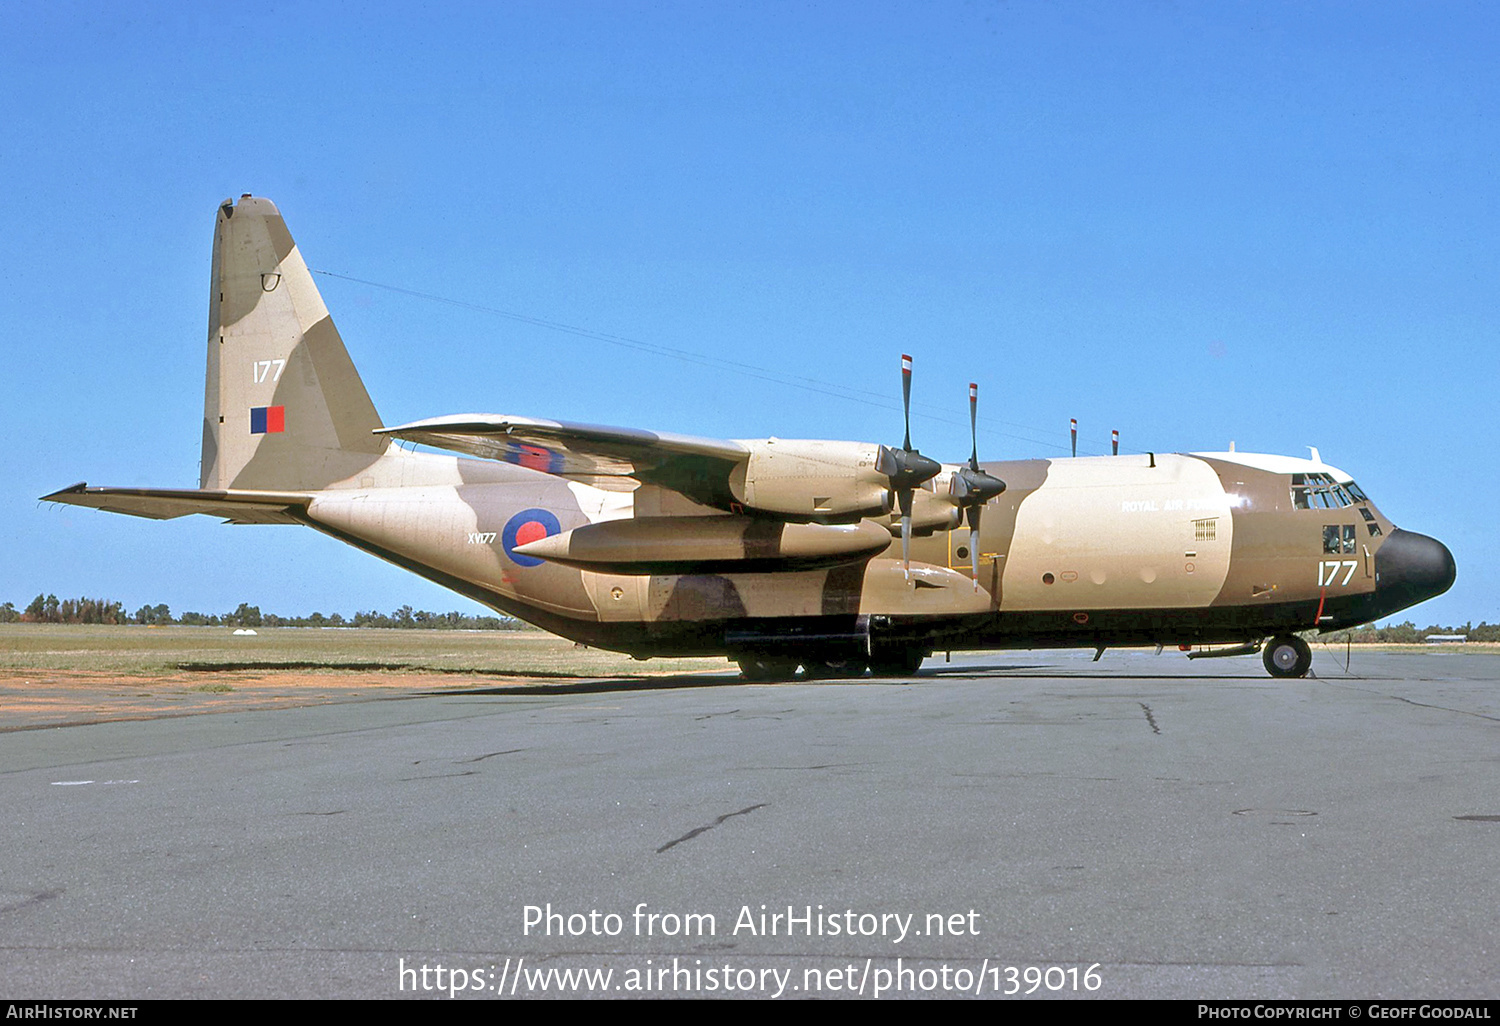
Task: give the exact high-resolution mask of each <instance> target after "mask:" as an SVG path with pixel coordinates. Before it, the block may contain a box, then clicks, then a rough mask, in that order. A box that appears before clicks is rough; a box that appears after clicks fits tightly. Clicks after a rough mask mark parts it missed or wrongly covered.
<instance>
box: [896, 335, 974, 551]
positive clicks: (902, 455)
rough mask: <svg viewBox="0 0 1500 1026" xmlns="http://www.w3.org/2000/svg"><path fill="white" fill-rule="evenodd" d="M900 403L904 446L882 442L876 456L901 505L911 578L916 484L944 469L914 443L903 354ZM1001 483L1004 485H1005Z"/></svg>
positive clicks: (903, 545) (908, 369) (907, 361)
mask: <svg viewBox="0 0 1500 1026" xmlns="http://www.w3.org/2000/svg"><path fill="white" fill-rule="evenodd" d="M901 404H902V407H903V411H904V413H905V416H906V437H905V439H904V441H903V442H902V444H901V448H899V449H892V448H891V447H890V446H887V445H882V446H881V447H880V451H879V452H878V453H877V454H876V457H875V469H876V470H877V471H878V472H880V473H882V474H884V475H885V476H886V477H887V478H888V479H889V480H890V482H891V491H893V492H895V493H896V502H897V504H898V505H899V506H900V509H901V564H902V566H903V568H904V569H905V571H906V578H907V580H910V579H911V506H912V493H913V492H915V491H916V489H917V486H918V485H921V484H922V483H924V482H926V481H931V480H932V479H933V478H934V477H937V475H938V473H939V472H940V471H941V470H942V469H943V468H942V465H941V464H939V463H938V462H937V461H936V460H933V459H929V458H928V457H926V456H923V455H922V454H921V453H920V452H918V451H917V450H916V449H913V448H912V447H911V357H910V356H908V355H906V354H905V353H902V354H901ZM1002 487H1004V486H1003V485H1002Z"/></svg>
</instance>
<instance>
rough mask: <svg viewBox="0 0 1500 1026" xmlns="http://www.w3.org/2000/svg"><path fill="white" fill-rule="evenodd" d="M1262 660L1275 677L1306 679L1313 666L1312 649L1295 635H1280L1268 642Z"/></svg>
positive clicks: (1268, 671)
mask: <svg viewBox="0 0 1500 1026" xmlns="http://www.w3.org/2000/svg"><path fill="white" fill-rule="evenodd" d="M1261 658H1262V659H1263V660H1264V661H1265V664H1266V672H1267V673H1269V674H1270V675H1271V676H1273V677H1305V676H1307V671H1308V669H1309V668H1310V667H1311V666H1312V648H1311V647H1310V646H1309V645H1308V644H1307V642H1305V641H1303V640H1302V639H1301V638H1299V637H1297V636H1296V635H1295V634H1278V635H1277V636H1276V637H1274V638H1272V639H1271V640H1270V641H1268V642H1266V648H1265V652H1264V654H1263V655H1262V656H1261Z"/></svg>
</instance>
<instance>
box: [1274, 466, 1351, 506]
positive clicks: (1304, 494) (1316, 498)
mask: <svg viewBox="0 0 1500 1026" xmlns="http://www.w3.org/2000/svg"><path fill="white" fill-rule="evenodd" d="M1350 487H1351V488H1353V492H1354V493H1358V494H1359V495H1363V494H1364V493H1363V492H1361V491H1359V489H1358V488H1357V487H1354V485H1353V482H1350ZM1354 501H1355V500H1354V494H1353V493H1351V492H1350V490H1349V488H1345V487H1344V486H1343V485H1341V484H1339V483H1337V482H1336V481H1334V479H1333V478H1332V477H1330V476H1329V475H1327V474H1293V475H1292V506H1293V507H1295V508H1296V509H1343V508H1344V507H1346V506H1352V505H1354Z"/></svg>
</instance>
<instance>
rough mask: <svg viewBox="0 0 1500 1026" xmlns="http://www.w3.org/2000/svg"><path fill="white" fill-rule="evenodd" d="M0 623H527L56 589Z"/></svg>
mask: <svg viewBox="0 0 1500 1026" xmlns="http://www.w3.org/2000/svg"><path fill="white" fill-rule="evenodd" d="M0 623H101V624H123V623H134V624H147V625H149V626H165V625H167V624H183V625H186V626H189V627H396V628H402V629H410V630H458V631H514V630H522V629H524V628H525V627H526V624H525V623H524V622H522V621H520V620H517V619H516V618H515V617H513V616H470V615H468V614H467V613H458V612H452V613H429V612H428V611H427V610H425V609H413V608H412V607H411V606H402V607H401V608H400V609H398V610H396V611H395V612H393V613H377V612H375V611H374V610H370V611H369V612H357V613H355V614H354V615H353V616H351V617H345V616H344V615H343V614H341V613H330V614H329V615H327V616H324V615H323V614H322V613H312V614H310V615H308V616H282V615H280V614H278V613H262V612H261V611H260V607H259V606H252V605H251V604H250V603H248V602H241V603H240V605H239V608H238V609H236V610H234V612H232V613H195V612H192V611H188V612H186V613H183V614H182V615H180V616H176V617H174V616H173V615H172V610H171V609H170V608H168V607H167V605H166V603H161V604H160V605H155V606H142V607H141V608H140V609H137V610H136V611H135V613H134V615H131V614H128V613H126V612H125V607H124V604H123V603H120V602H110V601H107V600H105V599H91V598H80V599H61V600H59V599H58V597H57V596H56V595H38V596H37V597H36V598H34V599H32V600H31V604H30V605H28V606H27V607H26V608H25V609H24V610H21V611H17V609H16V607H15V604H14V603H11V602H7V603H5V604H4V605H0Z"/></svg>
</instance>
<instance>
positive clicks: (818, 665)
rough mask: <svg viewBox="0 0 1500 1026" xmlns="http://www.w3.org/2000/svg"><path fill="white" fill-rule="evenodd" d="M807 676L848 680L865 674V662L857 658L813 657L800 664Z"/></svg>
mask: <svg viewBox="0 0 1500 1026" xmlns="http://www.w3.org/2000/svg"><path fill="white" fill-rule="evenodd" d="M802 669H803V670H804V671H805V672H806V673H807V675H808V676H809V677H814V678H818V679H821V680H848V679H852V678H854V677H863V676H864V675H865V664H864V662H863V661H862V660H859V659H813V660H809V661H808V662H806V663H803V664H802Z"/></svg>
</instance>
